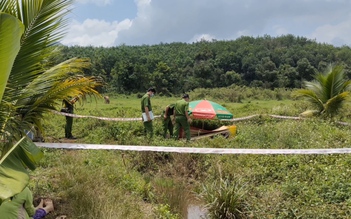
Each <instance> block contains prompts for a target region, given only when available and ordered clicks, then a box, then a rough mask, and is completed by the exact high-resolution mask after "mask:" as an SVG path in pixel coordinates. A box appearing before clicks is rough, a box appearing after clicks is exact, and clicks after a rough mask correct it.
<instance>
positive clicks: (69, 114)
mask: <svg viewBox="0 0 351 219" xmlns="http://www.w3.org/2000/svg"><path fill="white" fill-rule="evenodd" d="M51 112H53V113H55V114H59V115H63V116H70V117H75V118H93V119H100V120H107V121H141V117H140V118H110V117H99V116H83V115H77V114H71V113H64V112H58V111H55V110H51ZM154 117H155V118H159V117H161V116H154Z"/></svg>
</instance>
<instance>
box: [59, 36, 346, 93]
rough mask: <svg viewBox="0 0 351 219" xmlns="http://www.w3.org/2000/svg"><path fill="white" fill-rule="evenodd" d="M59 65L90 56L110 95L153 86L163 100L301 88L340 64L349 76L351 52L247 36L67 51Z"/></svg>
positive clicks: (286, 39)
mask: <svg viewBox="0 0 351 219" xmlns="http://www.w3.org/2000/svg"><path fill="white" fill-rule="evenodd" d="M61 48H62V50H61V51H62V55H60V56H57V57H55V59H56V60H55V61H63V60H66V59H68V58H72V57H88V58H90V59H91V61H92V64H93V68H92V69H91V70H90V72H87V74H89V75H94V76H97V75H99V76H102V77H103V78H104V79H105V81H106V82H107V84H108V85H107V86H106V88H105V89H106V90H105V91H106V92H120V93H127V94H129V93H136V92H144V91H145V90H146V89H147V87H149V86H155V87H156V88H157V91H158V93H159V94H160V95H171V94H179V93H181V92H187V91H190V90H193V89H195V88H214V87H227V86H230V85H232V84H235V85H245V86H250V87H263V88H269V89H274V88H282V87H286V88H300V87H301V82H302V81H303V80H311V79H312V76H313V74H314V73H315V72H316V71H323V70H324V69H325V67H326V66H327V65H328V64H337V63H338V64H342V65H344V66H345V71H346V75H348V76H349V77H351V71H350V66H351V49H350V47H348V46H343V47H334V46H332V45H329V44H321V43H317V42H315V41H314V40H310V39H307V38H304V37H296V36H293V35H285V36H281V37H276V38H274V37H270V36H264V37H256V38H254V37H247V36H243V37H241V38H238V39H236V40H233V41H212V42H207V41H201V42H196V43H192V44H186V43H170V44H163V43H161V44H159V45H142V46H126V45H120V46H117V47H111V48H104V47H99V48H97V47H79V46H74V47H66V46H61Z"/></svg>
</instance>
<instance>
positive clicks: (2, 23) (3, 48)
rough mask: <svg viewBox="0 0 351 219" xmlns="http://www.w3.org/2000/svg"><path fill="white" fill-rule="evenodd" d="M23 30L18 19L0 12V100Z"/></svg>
mask: <svg viewBox="0 0 351 219" xmlns="http://www.w3.org/2000/svg"><path fill="white" fill-rule="evenodd" d="M23 30H24V27H23V24H22V23H21V22H20V21H19V20H18V19H16V18H15V17H13V16H11V15H9V14H5V13H0V33H1V37H0V100H1V99H2V96H3V94H4V90H5V87H6V84H7V80H8V77H9V75H10V72H11V69H12V65H13V62H14V60H15V58H16V55H17V53H18V51H19V49H20V37H21V35H22V33H23Z"/></svg>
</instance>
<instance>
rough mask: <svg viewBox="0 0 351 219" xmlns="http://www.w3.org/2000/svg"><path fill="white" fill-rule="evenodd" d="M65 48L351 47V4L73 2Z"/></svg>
mask: <svg viewBox="0 0 351 219" xmlns="http://www.w3.org/2000/svg"><path fill="white" fill-rule="evenodd" d="M73 7H74V8H73V10H72V13H70V15H69V25H68V27H67V34H66V36H65V38H64V39H62V41H61V43H62V44H64V45H69V46H73V45H80V46H97V47H99V46H103V47H112V46H119V45H123V44H124V45H155V44H160V43H172V42H184V43H192V42H196V41H199V40H209V41H210V40H212V39H215V40H235V39H237V38H239V37H241V36H252V37H259V36H264V35H269V36H272V37H279V36H282V35H287V34H292V35H294V36H301V37H306V38H308V39H311V40H316V41H317V42H321V43H328V44H332V45H334V46H344V45H347V46H351V10H350V9H351V0H75V3H74V5H73Z"/></svg>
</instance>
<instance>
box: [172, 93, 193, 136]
mask: <svg viewBox="0 0 351 219" xmlns="http://www.w3.org/2000/svg"><path fill="white" fill-rule="evenodd" d="M189 99H190V98H189V95H188V94H184V95H183V96H182V99H181V100H178V101H177V102H176V103H175V106H174V139H176V140H177V139H179V132H180V128H181V127H182V128H183V129H184V132H185V135H186V140H187V141H189V140H190V123H191V118H190V116H189Z"/></svg>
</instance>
